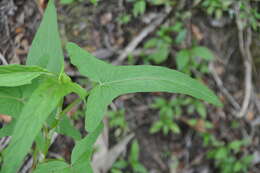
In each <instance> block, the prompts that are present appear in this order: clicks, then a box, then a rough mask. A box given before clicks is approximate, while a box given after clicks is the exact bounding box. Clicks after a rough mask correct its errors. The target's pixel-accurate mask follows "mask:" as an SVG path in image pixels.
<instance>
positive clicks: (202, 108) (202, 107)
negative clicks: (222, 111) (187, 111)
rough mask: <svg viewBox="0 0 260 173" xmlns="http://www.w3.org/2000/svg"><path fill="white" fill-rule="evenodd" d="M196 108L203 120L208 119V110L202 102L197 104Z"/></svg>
mask: <svg viewBox="0 0 260 173" xmlns="http://www.w3.org/2000/svg"><path fill="white" fill-rule="evenodd" d="M195 108H196V111H197V112H198V113H199V115H200V116H201V117H202V118H204V119H205V118H206V117H207V110H206V107H205V105H204V104H203V103H201V102H196V103H195Z"/></svg>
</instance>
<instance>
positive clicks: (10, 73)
mask: <svg viewBox="0 0 260 173" xmlns="http://www.w3.org/2000/svg"><path fill="white" fill-rule="evenodd" d="M41 74H49V75H50V74H51V73H49V72H48V71H47V70H45V69H43V68H40V67H37V66H22V65H4V66H0V86H6V87H14V86H20V85H25V84H30V83H31V81H32V80H33V79H35V78H37V77H38V76H40V75H41Z"/></svg>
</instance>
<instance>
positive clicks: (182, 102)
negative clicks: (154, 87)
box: [150, 96, 210, 135]
mask: <svg viewBox="0 0 260 173" xmlns="http://www.w3.org/2000/svg"><path fill="white" fill-rule="evenodd" d="M151 107H152V108H154V109H158V110H159V120H158V121H156V122H155V123H154V124H153V125H152V127H151V128H150V133H157V132H159V131H162V132H163V134H164V135H167V134H168V133H169V132H172V133H180V131H181V130H180V128H179V126H178V124H177V123H175V122H174V121H175V120H178V118H179V117H180V116H181V115H182V114H183V109H184V107H185V108H187V113H188V114H195V113H197V114H198V115H199V116H200V117H201V118H203V119H205V118H206V115H207V111H206V107H205V105H204V104H203V103H201V102H200V101H198V100H195V99H192V98H190V97H180V96H179V97H176V98H174V99H172V100H170V101H167V100H166V99H164V98H156V99H155V103H154V104H152V105H151ZM188 123H189V124H190V125H194V124H196V123H197V121H196V119H190V121H189V122H188ZM205 123H206V126H207V127H206V128H209V127H210V124H209V122H208V121H206V122H205Z"/></svg>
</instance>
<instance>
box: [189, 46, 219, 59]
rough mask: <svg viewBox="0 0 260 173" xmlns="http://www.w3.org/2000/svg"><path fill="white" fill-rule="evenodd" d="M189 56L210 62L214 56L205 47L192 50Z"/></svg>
mask: <svg viewBox="0 0 260 173" xmlns="http://www.w3.org/2000/svg"><path fill="white" fill-rule="evenodd" d="M191 55H192V56H194V57H200V58H203V59H205V60H212V59H213V58H214V54H213V53H212V52H211V51H210V50H209V49H208V48H206V47H203V46H196V47H194V48H192V50H191Z"/></svg>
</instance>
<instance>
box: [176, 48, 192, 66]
mask: <svg viewBox="0 0 260 173" xmlns="http://www.w3.org/2000/svg"><path fill="white" fill-rule="evenodd" d="M189 60H190V52H189V50H186V49H184V50H181V51H180V52H178V54H177V56H176V63H177V68H178V70H182V69H183V68H184V67H185V66H186V65H187V64H188V63H189Z"/></svg>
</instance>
